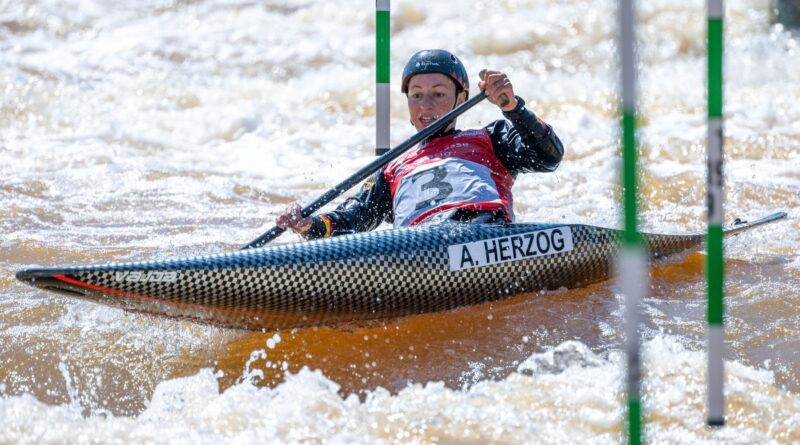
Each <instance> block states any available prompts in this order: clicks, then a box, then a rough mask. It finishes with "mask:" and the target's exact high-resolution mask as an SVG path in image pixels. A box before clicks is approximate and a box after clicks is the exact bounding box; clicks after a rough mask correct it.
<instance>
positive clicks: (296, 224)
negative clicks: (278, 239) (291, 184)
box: [275, 202, 311, 234]
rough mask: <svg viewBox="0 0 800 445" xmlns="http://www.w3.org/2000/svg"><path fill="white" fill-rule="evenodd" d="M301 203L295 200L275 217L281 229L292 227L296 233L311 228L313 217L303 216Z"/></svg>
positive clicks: (304, 231) (276, 223)
mask: <svg viewBox="0 0 800 445" xmlns="http://www.w3.org/2000/svg"><path fill="white" fill-rule="evenodd" d="M301 210H302V209H301V208H300V204H298V203H296V202H293V203H291V204H290V205H289V207H287V208H286V210H284V211H283V212H282V213H281V214H280V215H278V217H277V218H276V219H275V225H277V226H278V227H280V228H281V229H292V231H294V232H295V233H300V234H303V233H306V232H308V231H309V230H310V229H311V218H309V217H305V218H303V214H302V212H301Z"/></svg>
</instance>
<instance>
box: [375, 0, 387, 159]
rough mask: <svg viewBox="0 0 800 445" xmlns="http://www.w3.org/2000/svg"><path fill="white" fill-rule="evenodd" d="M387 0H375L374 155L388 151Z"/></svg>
mask: <svg viewBox="0 0 800 445" xmlns="http://www.w3.org/2000/svg"><path fill="white" fill-rule="evenodd" d="M389 18H390V16H389V0H376V1H375V68H376V78H375V81H376V83H375V94H376V99H375V155H376V156H380V155H382V154H384V153H386V152H387V151H389V78H390V75H389V67H390V61H389V60H390V59H389V54H390V52H389V51H390V50H389V23H390V20H389Z"/></svg>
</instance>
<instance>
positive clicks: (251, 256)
mask: <svg viewBox="0 0 800 445" xmlns="http://www.w3.org/2000/svg"><path fill="white" fill-rule="evenodd" d="M784 216H785V213H776V214H773V215H770V216H768V217H766V218H763V219H761V220H758V221H754V222H751V223H741V224H738V225H735V226H733V227H730V228H727V229H726V233H727V234H730V233H737V232H740V231H743V230H746V229H748V228H751V227H755V226H757V225H760V224H764V223H767V222H771V221H775V220H777V219H780V218H783V217H784ZM619 236H620V231H618V230H614V229H607V228H602V227H595V226H589V225H574V224H568V225H552V224H511V225H468V224H444V225H431V226H423V227H415V228H407V229H397V230H386V231H376V232H369V233H360V234H353V235H345V236H340V237H334V238H328V239H323V240H316V241H310V242H303V243H294V244H280V245H273V246H268V247H264V248H259V249H248V250H241V251H236V252H231V253H225V254H220V255H213V256H203V257H194V258H184V259H175V260H167V261H158V262H139V263H118V264H106V265H98V266H79V267H67V268H52V269H27V270H22V271H20V272H18V273H17V278H18V279H19V280H22V281H24V282H26V283H29V284H32V285H34V286H37V287H40V288H43V289H47V290H50V291H55V292H58V293H61V294H65V295H69V296H73V297H78V298H83V299H87V300H90V301H94V302H98V303H101V304H104V305H108V306H113V307H119V308H122V309H124V310H128V311H135V312H142V313H147V314H153V315H159V316H167V317H174V318H188V319H192V320H197V321H200V322H205V323H213V324H221V325H225V326H230V327H236V328H244V329H277V328H292V327H302V326H310V325H320V324H329V325H330V324H337V323H341V322H351V321H359V320H371V319H384V318H393V317H400V316H407V315H412V314H419V313H425V312H435V311H443V310H448V309H453V308H457V307H461V306H467V305H472V304H477V303H482V302H486V301H493V300H498V299H501V298H507V297H510V296H513V295H517V294H519V293H523V292H530V291H538V290H552V289H558V288H576V287H582V286H586V285H588V284H591V283H594V282H598V281H602V280H605V279H607V278H609V276H610V273H611V262H612V260H613V258H614V255H615V253H616V249H617V244H618V238H619ZM643 239H644V241H645V243H646V246H647V249H648V251H649V252H650V255H651V257H652V258H659V257H665V256H669V255H673V254H676V253H679V252H684V251H687V250H690V249H697V248H699V247H700V246H701V245H702V243H703V241H704V239H705V234H704V233H695V234H688V235H659V234H645V235H643Z"/></svg>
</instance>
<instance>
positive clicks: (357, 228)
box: [303, 172, 392, 239]
mask: <svg viewBox="0 0 800 445" xmlns="http://www.w3.org/2000/svg"><path fill="white" fill-rule="evenodd" d="M369 181H372V182H371V184H370V185H365V186H363V187H362V188H361V191H359V193H358V194H356V195H355V196H352V197H350V198H348V199H347V200H345V201H344V202H343V203H342V204H340V205H339V206H338V207H336V210H334V211H333V212H329V213H324V214H322V215H319V216H315V217H313V218H312V225H311V230H309V231H308V232H306V233H304V234H303V237H305V238H306V239H317V238H326V237H328V236H331V235H336V234H337V232H339V233H341V232H365V231H368V230H372V229H374V228H375V227H378V225H379V224H380V223H381V221H383V220H384V219H385V218H386V217H387V215H390V214H391V211H392V207H391V206H392V200H391V194H390V192H389V188H388V186H387V185H386V182H385V181H384V180H383V175H382V174H381V173H380V172H379V173H377V174H376V175H375V176H374V177H373V178H370V180H369Z"/></svg>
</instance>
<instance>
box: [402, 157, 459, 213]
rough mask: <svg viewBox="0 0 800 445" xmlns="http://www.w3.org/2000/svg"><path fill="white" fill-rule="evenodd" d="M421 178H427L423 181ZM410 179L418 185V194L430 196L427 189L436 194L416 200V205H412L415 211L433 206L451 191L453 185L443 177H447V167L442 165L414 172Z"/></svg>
mask: <svg viewBox="0 0 800 445" xmlns="http://www.w3.org/2000/svg"><path fill="white" fill-rule="evenodd" d="M423 178H424V179H426V180H428V179H429V180H428V181H427V182H423V181H422V180H423ZM410 179H411V183H412V184H413V185H414V186H419V192H420V193H419V194H420V195H422V196H430V193H428V190H436V195H434V196H433V197H432V198H428V199H424V200H422V201H419V202H417V205H416V206H415V207H414V211H415V212H418V211H420V210H425V209H429V208H431V207H435V206H437V205H439V204H440V203H441V202H443V201H444V200H446V199H447V197H448V196H450V194H451V193H453V186H452V185H451V184H450V183H449V182H447V181H445V179H447V168H445V166H444V165H440V166H438V167H434V168H432V169H430V170H426V171H424V172H420V173H416V174H414V175H412V176H411V178H410Z"/></svg>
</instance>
